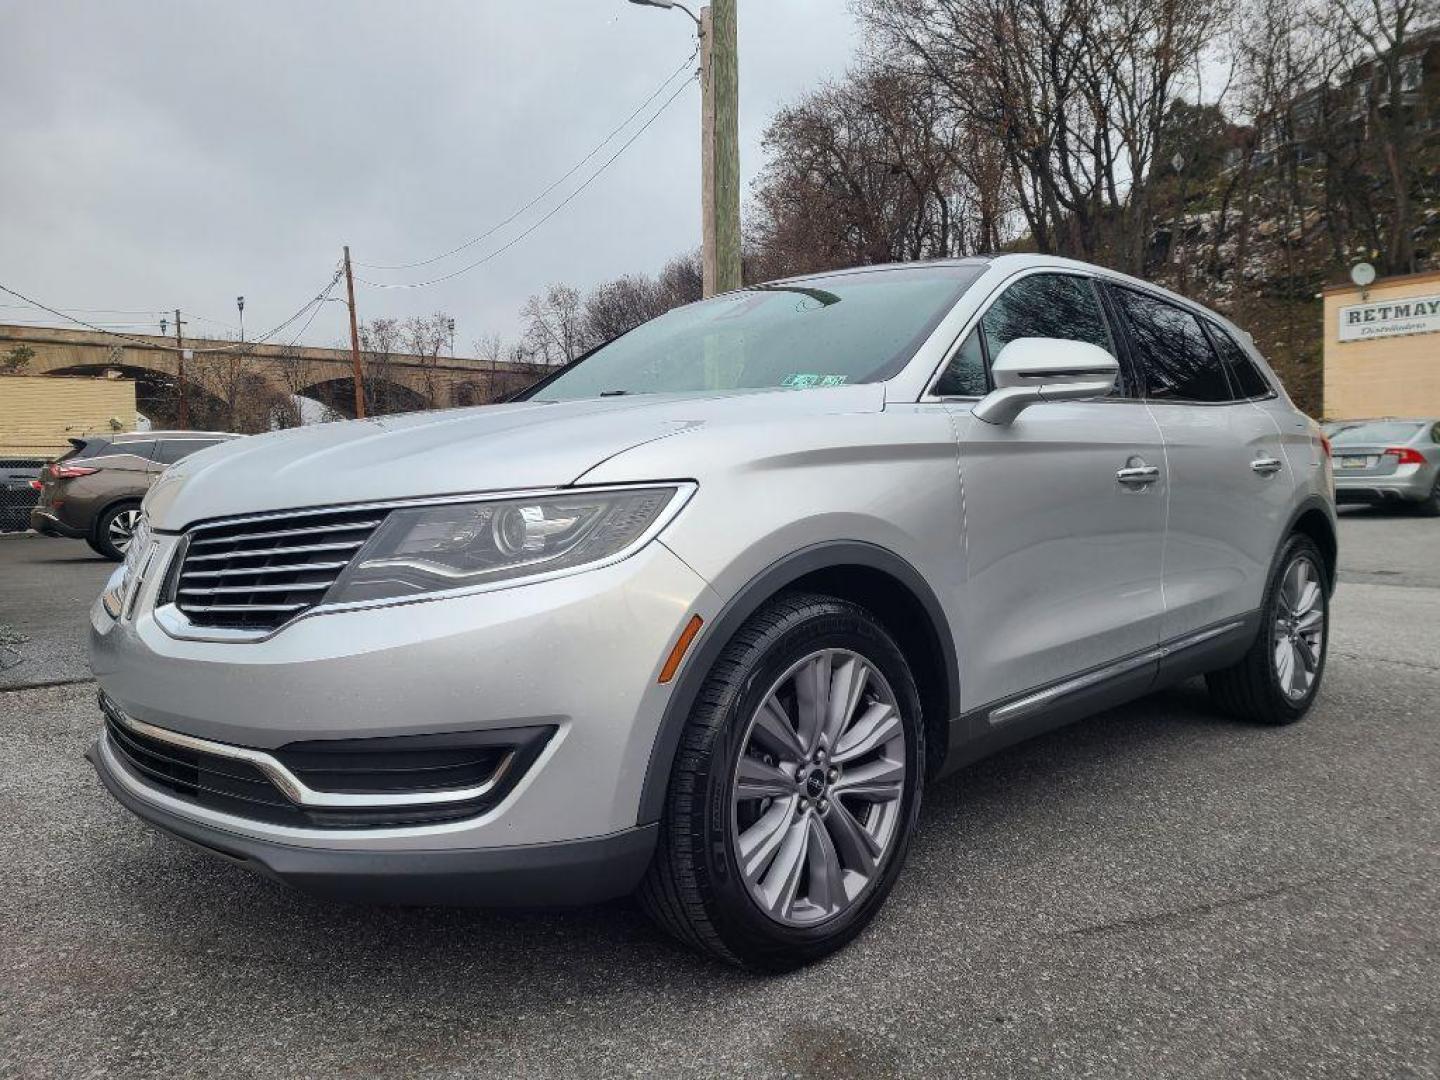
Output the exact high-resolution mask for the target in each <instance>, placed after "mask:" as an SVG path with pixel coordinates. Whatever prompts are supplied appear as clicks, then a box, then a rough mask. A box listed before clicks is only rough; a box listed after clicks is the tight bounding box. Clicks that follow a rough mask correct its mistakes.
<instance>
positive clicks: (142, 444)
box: [81, 439, 155, 460]
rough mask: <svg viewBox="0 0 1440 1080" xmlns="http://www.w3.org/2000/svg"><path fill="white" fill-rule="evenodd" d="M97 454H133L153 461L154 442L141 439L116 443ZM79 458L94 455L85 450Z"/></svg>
mask: <svg viewBox="0 0 1440 1080" xmlns="http://www.w3.org/2000/svg"><path fill="white" fill-rule="evenodd" d="M99 453H103V454H134V455H135V456H136V457H143V458H150V459H152V460H153V459H154V457H155V440H154V439H142V440H140V441H139V442H117V443H111V444H110V445H109V446H107V447H106V448H105V449H104V450H102V451H99ZM81 456H82V457H94V456H95V455H94V454H92V453H91V452H90V451H89V449H88V448H87V449H86V452H85V453H84V454H83V455H81Z"/></svg>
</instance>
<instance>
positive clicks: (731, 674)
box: [638, 593, 925, 971]
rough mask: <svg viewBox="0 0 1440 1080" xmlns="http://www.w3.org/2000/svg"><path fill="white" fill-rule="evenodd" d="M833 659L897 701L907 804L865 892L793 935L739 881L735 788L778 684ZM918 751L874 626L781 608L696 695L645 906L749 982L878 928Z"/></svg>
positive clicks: (841, 606)
mask: <svg viewBox="0 0 1440 1080" xmlns="http://www.w3.org/2000/svg"><path fill="white" fill-rule="evenodd" d="M836 648H838V649H845V650H848V651H852V652H854V653H856V654H858V655H859V656H860V657H862V658H863V659H864V660H865V661H866V663H868V664H869V665H871V666H873V667H874V668H875V669H876V670H877V671H878V672H879V673H880V674H881V675H882V676H883V678H884V680H885V682H886V683H887V684H888V686H889V689H890V690H891V692H892V694H893V697H894V700H895V703H896V711H897V712H898V713H899V714H900V720H901V724H902V727H903V731H904V747H905V750H904V753H905V763H906V768H905V777H904V781H903V794H902V795H901V797H900V799H899V800H898V807H899V809H898V817H897V819H896V824H895V831H894V832H893V833H892V834H891V840H890V842H889V845H888V847H887V848H886V850H885V852H884V854H883V855H882V856H881V857H880V861H879V862H878V863H877V865H876V870H875V873H874V874H873V875H872V876H871V878H870V880H869V882H868V884H866V885H865V886H864V888H863V890H861V891H859V892H858V893H857V894H856V895H855V896H854V897H853V899H850V900H849V901H847V902H848V904H849V906H848V907H843V908H842V909H841V910H839V911H838V912H837V913H835V914H834V915H832V916H828V917H826V918H825V919H824V920H823V921H820V922H819V923H818V924H817V925H809V926H803V927H797V926H790V925H785V924H783V923H782V922H778V921H775V920H774V919H772V918H771V917H770V916H769V915H767V914H766V913H765V912H764V911H763V910H762V909H761V907H760V906H759V904H757V903H756V902H755V901H754V900H753V899H752V898H751V895H750V893H749V891H748V888H747V886H746V884H745V882H744V880H743V877H742V875H741V873H740V868H739V864H738V862H737V856H736V852H735V850H734V848H735V840H734V837H733V836H732V829H731V820H732V818H731V815H732V809H731V805H732V804H731V799H732V793H733V789H732V784H733V783H734V777H735V772H736V768H737V765H738V762H739V757H740V754H741V753H742V751H743V750H744V744H745V739H746V736H747V733H748V731H749V726H750V719H751V717H752V716H754V715H755V713H756V710H757V709H758V708H759V706H760V704H761V701H762V700H763V699H764V698H765V696H766V695H768V694H769V693H770V690H771V688H772V687H773V686H774V685H775V684H776V680H777V679H780V678H781V677H782V676H783V675H784V674H785V673H786V672H787V671H789V670H790V669H791V668H792V667H793V666H794V665H795V664H797V663H798V662H800V661H801V660H803V659H804V658H806V657H808V656H810V655H811V654H812V653H814V652H815V651H817V650H823V649H836ZM924 739H925V735H924V725H923V723H922V722H921V713H920V698H919V694H918V692H917V690H916V688H915V680H914V678H913V677H912V675H911V673H910V668H909V665H908V664H907V663H906V662H905V657H904V656H903V655H902V654H901V652H900V650H899V648H897V647H896V645H895V642H894V641H893V640H892V639H891V637H890V635H889V634H888V633H886V631H885V629H884V628H883V627H882V626H881V624H880V623H879V621H878V620H876V619H875V617H874V616H872V615H871V614H870V613H869V612H868V611H866V610H865V609H864V608H861V607H859V606H857V605H855V604H852V603H849V602H847V601H843V600H837V599H835V598H833V597H828V596H821V595H815V594H810V593H789V594H784V595H782V596H780V597H777V598H776V599H775V600H773V601H771V602H770V603H769V604H767V605H766V606H765V607H763V608H762V609H761V610H760V611H758V612H757V613H756V614H755V615H753V616H752V617H751V618H750V619H749V620H748V621H747V622H746V623H745V624H744V625H743V626H742V627H741V628H740V630H739V631H738V632H737V633H736V634H735V636H734V638H732V639H731V641H730V643H729V644H728V645H727V647H726V648H725V651H724V652H723V653H722V654H721V656H720V658H719V659H718V660H717V661H716V662H715V666H714V667H713V668H712V669H711V671H710V673H709V676H708V677H707V679H706V681H705V683H704V685H703V687H702V688H701V691H700V694H699V697H698V698H697V700H696V705H695V709H694V711H693V712H692V714H691V716H690V718H689V720H688V722H687V723H686V727H685V731H684V733H683V735H682V736H681V742H680V746H679V749H678V751H677V753H676V759H675V763H674V766H673V767H672V770H671V775H670V786H669V790H668V792H667V795H666V801H665V809H664V813H663V816H662V819H661V828H660V839H659V843H658V847H657V850H656V854H655V858H654V861H653V862H652V863H651V866H650V869H649V871H648V873H647V874H646V877H645V880H644V881H643V883H642V884H641V886H640V889H639V892H638V899H639V901H640V903H641V906H642V907H643V908H644V909H645V910H646V912H647V913H648V914H649V915H650V916H651V918H653V919H654V920H655V922H657V923H658V924H659V925H660V926H661V927H662V928H663V929H664V930H666V931H668V932H669V933H670V934H672V935H674V936H675V937H676V938H678V939H679V940H680V941H682V942H684V943H685V944H687V945H689V946H691V947H692V948H695V949H698V950H700V951H702V952H706V953H709V954H710V955H712V956H715V957H718V958H719V959H721V960H725V961H727V962H729V963H732V964H738V965H740V966H743V967H748V968H752V969H756V970H764V971H786V970H790V969H793V968H796V967H799V966H801V965H804V964H808V963H811V962H813V961H815V960H818V959H820V958H821V957H823V956H825V955H827V954H829V953H831V952H834V951H835V950H836V949H839V948H841V947H842V946H844V945H845V944H847V943H848V942H849V941H850V940H851V939H853V938H854V937H855V936H856V935H857V934H859V933H860V932H861V931H862V930H863V929H864V928H865V926H866V925H867V924H868V923H869V922H870V920H871V919H872V918H874V916H875V914H876V912H877V911H879V909H880V906H881V905H882V904H883V903H884V901H885V897H886V896H887V895H888V894H889V892H890V889H891V887H892V886H893V884H894V882H895V879H896V877H897V876H898V875H899V873H900V869H901V867H902V865H903V864H904V861H905V856H906V853H907V851H908V849H909V844H910V838H911V836H912V834H913V833H914V829H915V820H916V817H917V815H918V813H919V809H920V798H921V789H922V787H923V782H924V781H923V771H924V761H925V742H924ZM832 779H833V777H832ZM837 801H838V800H837ZM817 805H818V804H817ZM832 810H833V808H832ZM821 827H822V828H823V825H822V826H821ZM807 873H808V871H807Z"/></svg>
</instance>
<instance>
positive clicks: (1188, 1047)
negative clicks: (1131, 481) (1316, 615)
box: [0, 512, 1440, 1078]
mask: <svg viewBox="0 0 1440 1080" xmlns="http://www.w3.org/2000/svg"><path fill="white" fill-rule="evenodd" d="M1437 540H1440V521H1435V520H1429V521H1426V520H1422V519H1417V518H1411V517H1406V516H1399V515H1395V516H1388V515H1382V514H1377V513H1371V512H1362V513H1346V514H1345V515H1344V517H1343V519H1342V536H1341V544H1342V551H1343V559H1342V584H1341V587H1340V590H1339V592H1338V594H1337V597H1336V600H1335V603H1334V607H1333V620H1332V625H1333V633H1332V641H1331V646H1330V649H1331V651H1330V657H1329V667H1328V671H1327V678H1326V685H1325V688H1324V691H1323V695H1322V697H1321V699H1320V701H1319V702H1318V704H1317V706H1316V707H1315V709H1314V710H1313V711H1312V713H1311V714H1310V716H1309V717H1307V718H1306V719H1305V720H1304V721H1303V722H1302V723H1301V724H1299V725H1297V726H1295V727H1292V728H1287V729H1278V730H1273V729H1260V728H1254V727H1249V726H1246V725H1243V724H1238V723H1235V722H1232V721H1230V720H1228V719H1225V718H1223V717H1221V716H1219V715H1217V714H1216V713H1215V711H1214V710H1213V709H1212V708H1211V707H1210V706H1209V704H1208V702H1207V701H1206V699H1205V696H1204V694H1203V691H1202V690H1200V689H1199V688H1198V687H1197V686H1195V685H1187V686H1184V687H1181V688H1179V689H1177V690H1173V691H1170V692H1167V693H1164V694H1161V695H1158V696H1155V697H1152V698H1149V699H1146V700H1143V701H1140V702H1136V703H1134V704H1132V705H1130V706H1127V707H1125V708H1123V709H1119V710H1115V711H1112V712H1109V713H1106V714H1104V715H1102V716H1099V717H1096V718H1093V719H1091V720H1088V721H1085V722H1082V723H1080V724H1077V725H1075V726H1073V727H1071V728H1068V729H1066V730H1064V731H1061V732H1057V733H1054V734H1052V735H1049V736H1046V737H1044V738H1041V739H1039V740H1037V741H1035V742H1032V743H1029V744H1027V745H1024V746H1021V747H1018V748H1015V749H1013V750H1010V751H1008V752H1006V753H1004V754H1002V755H1000V756H999V757H996V758H993V759H991V760H989V761H987V762H983V763H981V764H980V765H977V766H975V767H972V768H970V769H968V770H966V771H964V772H963V773H961V774H960V775H959V776H958V777H956V778H955V779H953V780H951V781H949V782H946V783H943V784H939V785H936V786H934V787H932V788H931V789H930V790H929V791H928V792H927V794H926V800H927V801H926V807H925V809H924V812H923V814H922V821H921V825H922V828H921V833H920V835H919V836H918V837H917V840H916V843H915V846H914V849H913V851H912V854H911V858H910V862H909V865H908V866H907V868H906V871H905V873H904V874H903V875H902V877H901V879H900V882H899V884H898V886H897V888H896V891H895V893H894V895H893V896H892V898H891V900H890V902H889V903H888V905H887V906H886V908H885V910H884V911H883V912H882V914H881V916H880V918H879V919H878V920H877V922H876V924H875V925H874V926H873V928H872V929H871V930H870V931H869V932H868V933H866V934H865V935H864V936H863V937H861V938H860V939H859V940H858V941H857V942H856V943H855V944H854V945H853V946H852V947H851V948H849V949H848V950H846V951H845V952H843V953H841V954H839V955H838V956H835V957H833V958H831V959H830V960H827V961H826V962H824V963H822V964H819V965H817V966H815V967H813V968H810V969H808V970H806V971H802V972H798V973H795V974H791V975H786V976H781V977H768V978H759V977H753V976H749V975H744V974H741V973H738V972H734V971H731V970H729V969H726V968H723V967H719V966H717V965H715V964H712V963H709V962H707V961H705V960H702V959H699V958H697V957H694V956H692V955H690V954H689V953H687V952H685V951H684V950H682V949H680V948H678V947H676V946H673V945H671V944H670V943H669V941H668V940H667V939H665V938H663V937H661V936H660V935H659V934H657V933H655V932H654V931H652V930H651V929H650V928H649V926H648V924H647V923H646V922H645V920H644V919H643V918H642V917H641V916H640V915H639V914H638V912H636V911H635V910H634V909H633V908H631V907H630V906H629V905H627V904H615V905H609V906H605V907H600V908H592V909H586V910H581V911H573V912H566V913H558V914H557V913H523V914H497V913H489V912H483V911H467V910H461V909H456V910H442V909H427V910H404V909H366V908H361V907H349V906H343V905H336V904H329V903H325V902H322V901H317V900H311V899H308V898H306V897H304V896H301V895H299V894H296V893H293V892H290V891H287V890H285V889H283V888H281V887H279V886H277V885H274V884H271V883H269V882H266V881H263V880H260V879H257V878H253V877H251V876H249V875H247V874H245V873H244V872H242V871H240V870H238V869H236V868H234V867H231V866H229V865H226V864H222V863H219V862H216V861H213V860H212V859H210V858H208V857H206V856H204V855H202V854H200V853H197V852H194V851H191V850H189V849H187V848H184V847H182V846H180V845H178V844H176V843H174V842H172V841H169V840H167V839H165V838H163V837H160V836H158V835H156V834H154V833H152V832H150V831H148V830H147V829H146V828H144V827H143V826H141V825H140V824H139V823H138V822H137V821H135V820H133V819H132V818H130V817H129V816H128V815H126V814H125V813H124V812H123V811H121V810H120V809H119V808H118V807H117V806H115V805H114V804H113V803H112V802H110V800H109V799H108V798H107V797H106V796H105V795H104V794H103V793H102V792H101V790H100V788H99V785H98V784H97V783H96V781H95V780H94V778H93V776H92V775H91V772H90V769H89V766H88V765H87V764H86V763H85V762H84V761H83V760H81V758H80V753H81V751H82V750H83V748H84V746H85V744H86V742H87V741H88V739H89V738H90V736H91V734H92V732H93V730H94V728H95V724H96V720H95V714H94V709H93V698H92V695H93V689H92V688H91V687H90V686H88V685H85V684H79V685H71V686H58V687H51V688H46V689H18V690H16V689H12V690H9V691H3V692H0V722H3V725H4V730H5V731H6V733H7V738H6V739H5V740H4V742H3V744H0V807H3V814H4V821H5V822H6V823H7V824H8V826H9V827H8V828H6V829H5V830H4V831H3V834H0V896H3V900H4V903H3V904H0V1076H23V1077H47V1076H57V1077H58V1076H64V1077H71V1076H174V1075H194V1074H200V1073H205V1072H216V1073H223V1075H226V1076H230V1077H291V1076H295V1077H299V1076H322V1075H323V1076H357V1077H360V1076H363V1077H459V1076H470V1075H485V1074H488V1075H496V1074H498V1075H502V1076H512V1075H513V1076H577V1077H578V1076H586V1077H591V1076H681V1077H709V1076H715V1075H745V1076H795V1077H820V1076H825V1077H849V1076H855V1077H862V1076H863V1077H877V1076H878V1077H884V1076H931V1075H952V1076H959V1075H968V1076H1057V1075H1065V1076H1137V1077H1171V1076H1173V1077H1186V1078H1189V1077H1231V1076H1237V1075H1244V1076H1257V1077H1260V1076H1276V1077H1282V1076H1283V1077H1293V1076H1306V1077H1317V1076H1336V1077H1340V1076H1344V1077H1372V1076H1373V1077H1397V1076H1417V1077H1426V1076H1440V995H1437V993H1436V989H1435V988H1436V987H1437V986H1440V918H1437V914H1440V782H1437V781H1440V730H1437V725H1436V722H1435V719H1436V714H1437V705H1440V559H1437V558H1436V552H1437V550H1440V545H1437ZM7 543H9V544H11V545H12V546H13V545H14V544H15V543H16V542H14V541H11V542H6V541H0V575H3V576H4V580H5V581H6V583H7V591H6V593H5V601H4V603H5V605H6V607H7V608H8V607H9V606H10V604H11V600H10V597H11V595H12V594H11V593H10V592H9V590H8V584H9V582H10V581H11V580H12V571H13V569H14V563H13V561H12V558H11V556H10V555H7V554H6V552H5V548H6V545H7ZM49 543H51V544H56V545H60V547H63V546H64V545H63V544H61V542H58V541H55V542H49ZM32 550H33V551H41V552H42V553H43V549H39V548H35V547H34V546H33V545H32ZM47 557H49V556H47ZM54 558H55V561H53V562H50V563H47V564H46V565H45V567H44V568H38V567H37V565H36V564H33V563H32V564H27V569H26V571H25V572H26V573H27V574H36V575H41V576H42V577H43V576H44V575H54V579H53V580H54V585H53V589H54V594H55V595H62V596H66V597H68V596H69V594H70V592H71V591H74V592H81V591H84V590H82V589H80V588H79V587H78V586H76V587H74V588H73V589H70V590H69V591H67V588H66V587H67V586H69V585H71V584H72V582H71V581H70V580H69V579H68V578H66V577H65V575H67V574H69V575H71V576H73V575H74V574H75V573H76V570H75V567H73V566H71V567H69V568H68V569H67V568H66V560H65V559H63V558H60V557H59V548H57V549H56V555H55V557H54ZM77 558H78V556H77ZM82 561H83V560H82ZM103 576H104V575H103V574H101V575H100V579H101V580H103ZM47 580H48V579H47ZM95 588H96V589H98V588H99V581H98V580H97V581H96V583H95ZM27 595H28V594H27ZM36 595H45V591H44V590H43V589H37V590H36ZM90 595H93V594H90V593H87V594H86V595H85V596H83V597H82V598H81V600H80V602H78V603H77V604H76V605H75V606H74V608H73V610H71V611H70V612H69V614H68V615H67V616H66V619H68V620H70V621H69V622H65V620H62V619H59V618H58V617H56V618H49V617H48V616H47V620H48V621H47V620H38V621H37V620H35V619H34V618H33V617H32V620H31V623H30V624H29V625H30V627H31V628H30V629H29V630H27V631H26V633H27V634H28V635H29V636H30V637H31V638H32V639H35V638H36V637H37V631H38V636H39V637H42V638H44V639H45V640H46V641H48V642H50V643H51V645H50V647H51V648H52V649H54V650H55V652H56V654H57V655H58V656H60V657H61V658H62V659H61V660H60V661H59V662H57V663H54V664H47V665H41V666H39V667H37V669H36V670H43V672H44V673H45V674H46V675H47V676H48V677H50V678H57V677H61V675H64V676H65V677H82V676H83V671H80V672H79V673H78V674H77V673H76V672H75V671H74V670H73V665H72V666H69V667H67V664H70V661H69V660H66V659H64V658H66V657H72V656H73V655H78V654H77V653H76V652H75V648H76V642H79V641H81V640H83V638H82V637H81V636H80V631H79V630H78V629H74V630H73V631H72V630H70V629H67V627H69V626H71V625H72V624H77V625H83V618H84V610H85V605H86V604H87V603H88V601H89V598H90ZM68 602H69V601H68V600H67V603H68ZM7 620H10V613H8V612H5V611H0V623H5V622H7ZM10 621H13V620H10ZM47 634H48V635H50V636H49V637H45V635H47ZM66 634H73V640H71V639H67V638H66ZM66 641H69V644H68V645H67V644H66ZM57 672H59V673H60V674H57ZM67 672H68V674H65V673H67Z"/></svg>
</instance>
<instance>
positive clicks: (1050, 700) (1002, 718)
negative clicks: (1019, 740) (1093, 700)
mask: <svg viewBox="0 0 1440 1080" xmlns="http://www.w3.org/2000/svg"><path fill="white" fill-rule="evenodd" d="M1244 625H1245V620H1244V619H1234V620H1231V621H1230V622H1225V623H1220V624H1219V625H1218V626H1211V627H1207V628H1206V629H1204V630H1198V631H1196V632H1195V633H1193V634H1187V635H1185V636H1184V637H1179V638H1176V639H1175V640H1174V641H1171V642H1168V643H1167V644H1165V645H1161V646H1159V647H1158V648H1154V649H1149V650H1147V651H1146V652H1143V653H1140V654H1139V655H1137V656H1130V657H1126V658H1125V659H1124V660H1117V661H1116V662H1115V663H1113V664H1107V665H1105V666H1104V667H1101V668H1096V669H1095V670H1093V671H1087V672H1086V673H1085V674H1084V675H1077V676H1075V677H1074V678H1073V679H1066V680H1064V681H1063V682H1058V683H1055V684H1054V685H1053V686H1048V687H1046V688H1045V689H1044V690H1037V691H1036V692H1035V693H1033V694H1027V695H1026V696H1025V697H1022V698H1019V699H1017V700H1015V701H1012V702H1010V703H1009V704H1008V705H1001V706H1000V707H999V708H998V709H991V710H990V713H989V716H988V719H989V721H990V725H991V726H992V727H999V726H1000V725H1001V724H1007V723H1009V722H1010V721H1012V720H1019V719H1020V718H1021V717H1025V716H1030V715H1031V714H1033V713H1036V712H1039V711H1040V710H1041V709H1043V708H1045V707H1046V706H1048V705H1052V704H1054V703H1055V702H1056V701H1058V700H1060V699H1061V698H1064V697H1069V696H1070V695H1071V694H1076V693H1079V692H1080V691H1081V690H1088V689H1090V687H1092V686H1098V685H1100V684H1101V683H1104V682H1108V681H1109V680H1111V679H1115V678H1118V677H1120V676H1121V675H1125V674H1128V673H1129V672H1131V671H1135V670H1137V669H1139V668H1142V667H1144V666H1145V665H1146V664H1153V663H1155V662H1156V661H1159V660H1163V659H1165V657H1167V656H1170V655H1172V654H1174V653H1177V652H1181V651H1183V650H1185V649H1189V648H1193V647H1194V646H1196V645H1202V644H1204V643H1205V642H1207V641H1209V640H1211V639H1212V638H1217V637H1219V636H1220V635H1221V634H1227V633H1229V632H1230V631H1231V630H1238V629H1239V628H1240V627H1242V626H1244Z"/></svg>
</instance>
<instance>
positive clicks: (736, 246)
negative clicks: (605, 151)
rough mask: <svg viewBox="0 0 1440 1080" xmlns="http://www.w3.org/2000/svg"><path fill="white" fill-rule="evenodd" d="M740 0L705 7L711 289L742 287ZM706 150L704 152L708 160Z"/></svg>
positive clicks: (703, 70)
mask: <svg viewBox="0 0 1440 1080" xmlns="http://www.w3.org/2000/svg"><path fill="white" fill-rule="evenodd" d="M735 8H736V0H713V2H712V3H711V4H710V6H709V7H706V8H701V10H700V19H701V28H700V29H701V35H702V40H701V44H700V54H701V58H702V59H701V65H702V66H701V76H700V78H701V82H702V84H703V86H704V88H705V97H706V99H707V100H708V105H707V106H705V118H704V119H705V127H706V129H707V130H706V143H707V144H708V147H709V153H708V158H709V167H708V168H707V169H706V184H707V186H708V189H709V195H708V197H707V198H706V205H707V211H706V212H707V215H708V216H707V220H708V236H709V239H710V242H711V244H710V250H711V253H712V254H711V263H712V264H713V266H712V275H711V277H710V287H709V288H707V289H706V290H705V295H706V296H710V295H713V294H714V293H717V292H727V291H728V290H730V289H738V288H740V285H741V270H740V70H739V53H738V46H737V32H736V14H735ZM704 157H705V155H703V154H702V160H703V159H704Z"/></svg>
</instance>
